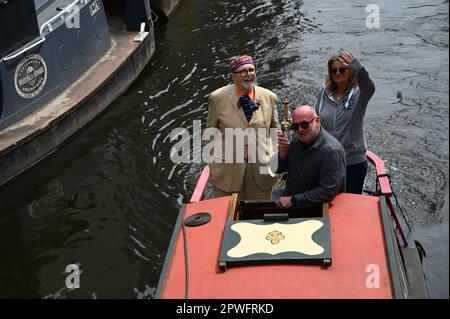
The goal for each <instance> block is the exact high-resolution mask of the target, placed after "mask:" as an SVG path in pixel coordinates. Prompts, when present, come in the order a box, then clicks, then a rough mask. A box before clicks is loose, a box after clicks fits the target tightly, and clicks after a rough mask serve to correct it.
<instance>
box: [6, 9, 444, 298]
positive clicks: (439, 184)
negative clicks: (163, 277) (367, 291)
mask: <svg viewBox="0 0 450 319" xmlns="http://www.w3.org/2000/svg"><path fill="white" fill-rule="evenodd" d="M368 4H369V3H368V2H367V1H360V0H357V1H350V0H341V1H337V0H333V1H320V2H319V1H314V0H304V1H298V0H283V1H282V0H278V1H276V0H272V1H270V0H251V1H218V2H216V1H206V0H197V1H194V0H183V1H181V2H180V5H179V7H178V8H177V10H176V12H175V14H174V15H173V16H172V18H171V20H170V21H168V22H166V23H158V24H157V25H156V31H155V32H156V34H155V35H156V40H157V43H156V52H155V55H154V56H153V58H152V60H151V63H150V64H149V65H148V66H147V67H146V68H145V69H144V71H143V73H142V74H141V76H140V77H139V78H138V80H137V81H136V82H135V83H134V84H133V85H132V86H131V87H130V89H129V90H128V91H127V92H126V93H125V94H124V95H123V96H122V97H121V98H120V99H119V100H118V101H117V102H116V103H115V105H114V106H113V107H112V108H111V109H110V110H109V111H108V112H107V113H106V114H105V115H103V116H102V117H101V118H100V119H98V120H97V121H96V122H94V123H93V124H92V125H91V126H90V127H89V128H87V129H86V130H84V131H83V132H81V133H80V134H79V135H78V136H76V137H75V138H74V139H72V140H71V141H70V142H69V143H67V144H66V145H65V146H63V147H61V148H60V149H59V150H57V151H56V152H55V153H54V154H52V155H51V156H49V157H48V158H47V159H46V160H45V161H43V162H42V163H41V164H40V165H38V166H36V167H35V168H33V169H32V170H30V171H29V172H28V173H27V174H25V175H24V176H23V177H21V178H20V179H18V180H17V181H16V182H14V183H13V184H11V185H9V186H8V187H7V188H6V189H4V190H2V191H1V193H0V203H1V204H0V251H1V254H0V297H1V298H22V297H25V298H152V297H153V296H154V293H155V288H156V285H157V282H158V278H159V275H160V271H161V268H162V265H163V262H164V258H165V254H166V249H167V246H168V243H169V240H170V237H171V234H172V230H173V226H174V223H175V219H176V217H177V214H178V210H179V207H180V205H181V204H182V203H183V202H186V201H187V200H188V199H189V197H190V195H191V192H192V190H193V188H194V186H195V183H196V178H197V176H198V174H199V172H200V170H201V164H192V165H188V164H180V165H176V164H174V163H172V162H171V160H170V158H169V154H170V149H171V146H172V145H173V143H172V142H171V141H170V137H169V136H170V132H171V130H173V129H175V128H179V127H183V128H187V129H188V130H189V131H192V127H193V121H194V120H200V121H201V122H202V127H204V125H205V122H206V117H207V96H208V94H209V93H210V92H211V91H213V90H215V89H217V88H219V87H221V86H223V85H225V84H227V83H228V78H227V71H228V70H227V63H228V61H229V59H230V57H233V56H236V55H238V54H250V55H253V56H254V58H255V61H256V66H257V72H258V73H257V76H258V83H259V85H261V86H263V87H266V88H269V89H271V90H272V91H274V92H275V93H277V94H278V96H279V97H280V98H289V100H290V101H291V105H297V104H300V103H310V104H312V103H314V102H315V97H316V93H317V91H318V89H319V87H320V85H321V84H322V82H323V79H324V73H325V71H326V61H327V57H328V56H329V55H330V54H331V53H333V52H337V51H339V50H343V49H346V50H350V51H353V52H355V53H356V55H357V56H358V57H359V59H360V60H361V61H362V63H363V64H365V66H366V67H367V69H368V70H369V72H370V74H371V76H372V77H373V79H374V81H375V84H376V93H375V95H374V96H373V98H372V100H371V102H370V104H369V107H368V111H367V115H366V138H367V144H368V147H369V149H371V150H372V151H373V152H375V153H377V154H379V155H380V156H381V157H382V158H383V159H384V160H385V161H386V165H387V168H388V171H389V173H390V175H391V178H392V185H393V188H394V191H395V193H396V196H397V198H398V201H399V204H400V206H401V207H402V208H403V211H404V212H405V215H406V217H407V219H408V222H409V223H410V224H411V226H412V227H413V229H414V231H415V232H416V237H418V239H419V240H420V241H421V242H422V244H423V245H424V247H425V250H426V252H427V257H426V258H425V260H424V269H425V275H426V279H427V284H428V290H429V293H430V296H431V297H432V298H448V296H449V288H448V282H449V279H448V269H449V262H448V255H449V247H448V234H449V229H448V210H449V208H448V207H449V206H448V193H449V191H448V189H449V187H448V177H449V176H448V165H449V156H448V150H449V138H448V133H449V132H448V131H449V130H448V127H449V123H448V120H449V118H448V114H449V112H448V109H449V98H448V97H449V95H448V67H449V65H448V19H449V14H448V11H449V7H448V1H442V0H433V1H432V0H420V1H418V0H413V1H388V0H378V1H377V2H376V5H377V6H378V7H377V8H378V9H379V22H380V24H379V26H377V25H376V19H375V20H370V21H368V22H369V23H368V24H367V23H366V19H367V17H368V16H369V15H371V14H374V13H376V11H371V12H366V7H367V5H368ZM370 8H372V10H374V9H373V7H370ZM375 10H376V9H375ZM368 26H369V27H368ZM373 27H374V28H373ZM280 107H281V105H280ZM280 111H281V108H280ZM368 184H369V183H368ZM70 264H78V265H79V267H80V269H81V275H80V288H78V289H72V290H71V289H68V288H67V287H66V277H67V275H68V274H67V273H66V272H65V270H66V267H67V266H68V265H70Z"/></svg>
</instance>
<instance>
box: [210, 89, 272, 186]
mask: <svg viewBox="0 0 450 319" xmlns="http://www.w3.org/2000/svg"><path fill="white" fill-rule="evenodd" d="M255 100H256V101H257V102H259V103H258V104H259V109H258V110H256V111H255V112H254V113H253V116H252V118H251V120H250V122H247V119H246V118H245V115H244V111H243V110H242V108H241V107H240V106H239V105H238V102H239V98H238V96H237V92H236V86H235V85H234V84H232V85H228V86H225V87H222V88H220V89H218V90H216V91H214V92H213V93H211V95H210V96H209V100H208V122H207V124H206V127H207V128H217V129H218V130H220V132H221V135H222V136H221V139H222V154H221V156H220V154H219V155H217V154H216V153H215V151H214V152H211V153H214V154H215V156H213V158H214V161H221V163H217V162H216V163H214V162H213V163H211V164H210V169H211V171H210V182H211V184H212V185H213V186H214V187H216V188H217V189H219V190H221V191H224V192H239V190H240V189H241V184H242V181H243V178H244V174H245V169H246V166H247V164H246V163H242V162H241V163H236V161H235V159H237V158H236V144H237V143H236V141H235V143H233V145H234V148H233V149H232V152H233V154H230V153H229V152H228V154H227V155H226V153H225V129H226V128H232V129H236V128H240V129H242V130H244V131H245V130H246V129H247V128H253V129H255V133H256V136H258V135H257V132H258V130H257V129H258V128H265V129H266V137H267V138H266V139H264V143H262V144H263V145H262V146H261V147H263V150H264V151H265V153H266V158H265V159H264V160H260V158H259V157H258V155H256V159H255V158H254V160H253V161H255V162H256V163H252V164H249V167H251V169H252V170H253V175H254V177H255V183H256V185H257V186H258V187H259V188H260V189H261V190H269V189H270V188H272V186H273V185H274V184H275V182H276V180H277V176H276V175H275V174H261V173H260V167H263V166H265V167H266V170H267V167H268V166H269V163H268V160H267V159H268V158H270V156H271V155H272V154H273V145H272V143H271V140H270V135H269V134H270V132H269V128H277V129H279V127H280V124H279V121H278V113H277V108H276V105H277V101H278V99H277V96H276V94H275V93H273V92H271V91H269V90H267V89H264V88H262V87H258V86H255ZM256 147H257V144H256V145H255V142H253V143H252V141H251V139H246V140H245V142H244V148H245V151H244V152H245V155H244V157H245V158H246V159H248V160H249V162H250V163H251V161H252V160H251V159H250V158H252V156H251V154H254V153H256V154H258V150H257V149H256V151H255V152H254V153H253V152H252V148H256ZM226 156H232V158H233V159H234V160H233V163H228V162H227V163H225V159H226Z"/></svg>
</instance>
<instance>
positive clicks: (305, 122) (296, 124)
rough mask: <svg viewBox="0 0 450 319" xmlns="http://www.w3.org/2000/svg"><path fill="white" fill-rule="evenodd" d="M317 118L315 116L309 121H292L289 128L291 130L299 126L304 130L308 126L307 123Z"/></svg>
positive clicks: (295, 129)
mask: <svg viewBox="0 0 450 319" xmlns="http://www.w3.org/2000/svg"><path fill="white" fill-rule="evenodd" d="M316 118H317V116H315V117H313V118H312V120H311V121H309V122H308V121H301V122H300V123H295V122H294V123H292V124H291V130H293V131H297V130H298V129H299V128H300V127H301V128H302V129H304V130H306V129H308V128H309V124H311V123H312V122H313V121H314V120H315V119H316Z"/></svg>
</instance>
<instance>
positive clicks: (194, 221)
mask: <svg viewBox="0 0 450 319" xmlns="http://www.w3.org/2000/svg"><path fill="white" fill-rule="evenodd" d="M210 220H211V214H209V213H197V214H194V215H191V216H189V217H188V218H186V219H185V220H184V224H185V225H186V226H188V227H195V226H201V225H204V224H206V223H209V221H210Z"/></svg>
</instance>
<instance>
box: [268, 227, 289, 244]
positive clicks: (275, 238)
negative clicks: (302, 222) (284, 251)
mask: <svg viewBox="0 0 450 319" xmlns="http://www.w3.org/2000/svg"><path fill="white" fill-rule="evenodd" d="M284 238H285V237H284V235H283V234H282V233H281V232H279V231H277V230H274V231H273V232H270V233H269V234H268V236H266V239H267V240H270V242H271V243H272V245H276V244H278V243H279V242H280V240H282V239H284Z"/></svg>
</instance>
